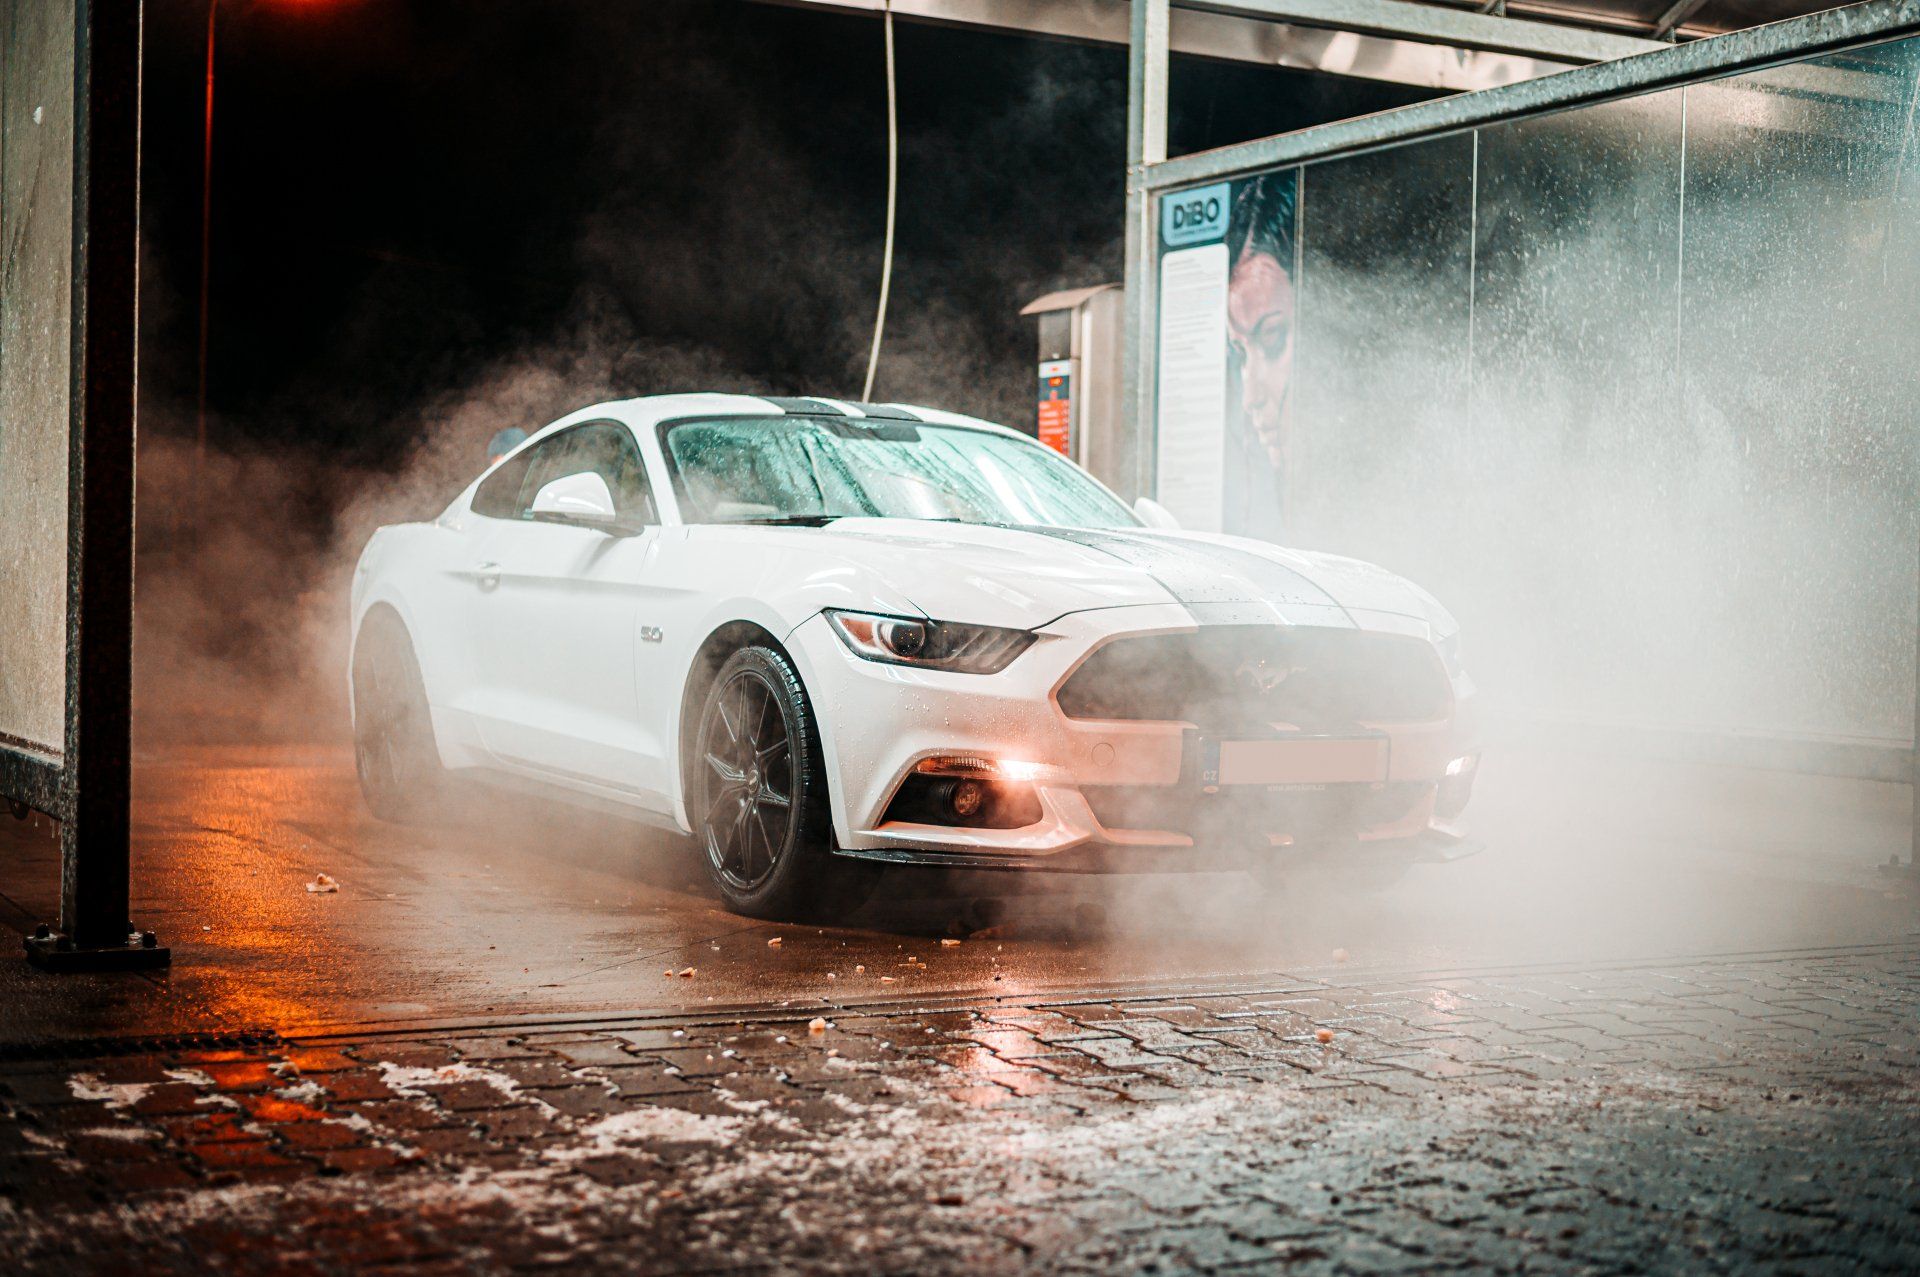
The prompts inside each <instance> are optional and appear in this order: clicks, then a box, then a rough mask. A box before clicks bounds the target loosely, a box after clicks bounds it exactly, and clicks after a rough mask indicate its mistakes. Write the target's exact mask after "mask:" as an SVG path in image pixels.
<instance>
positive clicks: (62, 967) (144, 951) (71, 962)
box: [24, 926, 173, 972]
mask: <svg viewBox="0 0 1920 1277" xmlns="http://www.w3.org/2000/svg"><path fill="white" fill-rule="evenodd" d="M24 943H25V945H26V950H27V961H28V962H29V963H31V964H32V965H34V966H36V967H39V968H40V969H41V970H42V971H53V972H68V971H152V970H156V969H158V968H161V967H165V966H168V965H170V964H171V963H172V962H173V951H172V950H171V949H169V948H167V947H166V946H165V945H163V944H161V943H160V942H159V940H158V939H157V938H156V937H155V936H154V934H153V932H151V931H130V932H128V933H127V938H126V941H125V942H124V943H122V944H114V945H98V946H82V945H77V944H75V943H74V942H73V939H72V937H70V936H64V935H61V934H60V933H59V932H57V931H55V930H53V929H52V928H51V927H47V926H41V927H39V928H38V929H37V930H35V932H34V934H32V935H30V936H28V937H27V938H26V940H25V942H24Z"/></svg>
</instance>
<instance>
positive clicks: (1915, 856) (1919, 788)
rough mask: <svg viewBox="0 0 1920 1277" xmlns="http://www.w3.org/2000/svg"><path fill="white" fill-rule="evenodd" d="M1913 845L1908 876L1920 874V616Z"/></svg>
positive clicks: (1919, 626)
mask: <svg viewBox="0 0 1920 1277" xmlns="http://www.w3.org/2000/svg"><path fill="white" fill-rule="evenodd" d="M1913 679H1914V682H1913V759H1912V763H1911V766H1912V769H1913V771H1912V782H1911V783H1912V787H1913V817H1912V824H1913V844H1912V846H1911V847H1910V848H1909V849H1908V851H1907V872H1908V874H1920V614H1917V615H1916V616H1915V617H1914V628H1913Z"/></svg>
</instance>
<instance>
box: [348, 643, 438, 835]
mask: <svg viewBox="0 0 1920 1277" xmlns="http://www.w3.org/2000/svg"><path fill="white" fill-rule="evenodd" d="M353 769H354V771H355V773H356V774H358V776H359V777H360V793H361V796H362V797H364V798H365V799H366V801H367V807H368V809H369V810H371V811H372V812H373V814H374V815H375V816H378V817H379V818H380V819H381V820H387V821H392V822H394V823H396V824H421V823H425V822H427V821H430V820H432V819H434V818H435V817H437V816H438V815H439V814H440V809H441V800H442V797H443V796H444V791H445V788H446V769H445V768H444V767H443V766H442V765H441V763H440V749H439V746H438V745H436V744H435V743H434V739H433V716H432V714H431V713H430V712H429V710H428V709H427V691H426V685H425V683H423V682H422V681H421V678H420V661H419V659H418V658H417V657H415V656H414V654H413V643H412V641H411V640H410V639H409V638H408V636H407V630H406V627H405V626H404V625H402V624H401V623H400V619H399V618H398V617H396V616H393V615H392V614H390V613H384V612H383V613H376V614H375V615H374V616H372V617H369V618H368V619H367V621H366V622H365V624H363V625H362V626H361V630H360V639H359V641H358V642H357V643H355V644H354V651H353Z"/></svg>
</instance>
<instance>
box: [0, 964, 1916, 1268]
mask: <svg viewBox="0 0 1920 1277" xmlns="http://www.w3.org/2000/svg"><path fill="white" fill-rule="evenodd" d="M1283 987H1284V988H1286V989H1288V990H1290V991H1289V992H1287V993H1284V994H1280V995H1273V994H1271V993H1266V992H1261V991H1260V990H1257V989H1250V991H1249V992H1247V993H1245V994H1235V993H1232V992H1230V991H1229V992H1218V991H1215V992H1213V993H1211V994H1210V995H1209V996H1207V997H1204V998H1192V997H1181V996H1179V995H1178V994H1177V993H1171V994H1170V993H1169V992H1161V993H1157V994H1156V993H1155V992H1153V991H1151V990H1146V991H1143V992H1142V993H1141V994H1140V995H1139V996H1137V997H1118V998H1115V999H1113V1000H1111V1001H1107V1002H1101V1003H1077V1002H1074V1001H1072V1000H1071V999H1061V1000H1055V1001H1048V1000H1046V999H1033V1000H1026V1001H1021V1000H1015V999H992V998H982V999H981V1000H980V1002H979V1004H978V1005H977V1006H970V1007H959V1008H955V1007H953V1006H951V1005H948V1006H946V1007H942V1008H941V1009H937V1010H924V1009H921V1008H917V1007H914V1006H912V1005H910V1004H899V1005H882V1004H875V1005H868V1006H863V1007H850V1008H836V1009H833V1011H832V1014H831V1016H830V1018H831V1020H832V1027H831V1028H829V1029H828V1030H827V1031H825V1032H822V1033H810V1032H809V1031H808V1028H807V1023H806V1019H805V1018H796V1017H795V1015H794V1013H793V1012H792V1011H790V1010H782V1009H778V1008H768V1009H767V1010H766V1011H764V1012H757V1013H756V1012H739V1013H737V1014H736V1016H735V1018H734V1019H731V1020H729V1021H728V1022H726V1023H724V1024H714V1023H711V1022H702V1021H700V1020H698V1019H697V1018H695V1019H690V1020H688V1021H687V1022H686V1023H684V1024H680V1025H673V1024H661V1023H659V1022H657V1021H654V1022H648V1023H646V1024H643V1025H633V1024H631V1023H630V1024H628V1025H625V1026H623V1025H621V1024H620V1023H619V1022H618V1020H617V1019H614V1020H610V1021H609V1022H608V1026H609V1027H607V1028H605V1029H604V1030H591V1031H583V1030H579V1029H569V1030H566V1031H564V1032H563V1031H555V1032H553V1033H551V1034H545V1035H543V1034H542V1033H541V1032H540V1031H539V1030H537V1029H522V1030H515V1031H512V1032H505V1031H491V1032H489V1031H483V1030H470V1031H462V1032H460V1033H456V1034H440V1035H437V1036H434V1035H426V1036H423V1037H421V1038H419V1039H416V1040H402V1039H398V1038H392V1037H389V1038H386V1039H383V1040H380V1041H377V1042H355V1041H351V1040H328V1041H311V1042H289V1043H286V1044H284V1045H283V1046H281V1047H279V1048H276V1049H274V1050H271V1051H268V1052H265V1053H264V1054H263V1053H241V1052H208V1053H203V1054H200V1055H196V1054H195V1053H194V1052H191V1051H184V1052H178V1051H176V1052H172V1053H161V1054H153V1055H147V1056H141V1055H134V1056H121V1057H115V1058H112V1059H105V1060H87V1059H69V1060H61V1061H51V1062H41V1063H35V1064H33V1065H32V1066H31V1067H17V1066H10V1067H9V1069H8V1070H7V1071H6V1072H5V1073H4V1074H0V1086H3V1087H4V1088H5V1090H4V1092H3V1093H0V1251H4V1253H7V1254H8V1255H9V1256H10V1257H11V1259H12V1265H13V1267H14V1268H15V1269H17V1270H19V1271H23V1272H49V1273H55V1272H57V1273H62V1274H65V1273H119V1272H124V1271H127V1270H128V1268H129V1267H130V1265H131V1263H132V1261H134V1260H135V1259H136V1257H137V1263H138V1266H139V1267H140V1268H142V1269H143V1270H147V1271H159V1272H172V1271H178V1272H193V1273H204V1272H208V1271H231V1272H247V1273H253V1272H316V1273H317V1272H340V1271H348V1270H362V1269H374V1270H379V1271H391V1272H406V1273H410V1274H424V1273H432V1272H436V1271H448V1272H462V1273H467V1272H476V1271H478V1272H510V1271H512V1272H518V1271H541V1270H546V1269H566V1270H568V1271H576V1272H578V1271H584V1272H598V1271H608V1272H615V1271H618V1272H629V1271H649V1272H688V1273H692V1272H709V1271H728V1272H757V1271H785V1272H795V1271H797V1272H848V1273H868V1272H876V1271H880V1272H915V1273H921V1272H927V1273H940V1272H969V1273H971V1272H978V1271H993V1272H1002V1271H1034V1272H1066V1273H1108V1272H1113V1271H1117V1270H1127V1271H1150V1270H1151V1271H1163V1272H1183V1271H1216V1270H1247V1271H1268V1270H1273V1269H1277V1268H1287V1269H1298V1270H1300V1271H1304V1272H1312V1273H1321V1272H1325V1273H1333V1272H1380V1273H1385V1272H1427V1271H1433V1270H1436V1269H1442V1268H1462V1267H1467V1268H1496V1269H1506V1270H1512V1269H1528V1270H1533V1271H1581V1272H1589V1271H1594V1272H1612V1271H1620V1272H1629V1271H1662V1270H1665V1271H1675V1270H1686V1271H1722V1272H1745V1271H1752V1270H1756V1269H1765V1270H1777V1271H1795V1272H1797V1271H1810V1272H1812V1271H1846V1272H1887V1273H1906V1272H1912V1271H1916V1270H1920V1207H1916V1202H1920V1186H1916V1184H1915V1182H1914V1181H1915V1176H1916V1174H1920V1121H1916V1119H1920V1077H1917V1076H1916V1072H1915V1064H1916V1059H1917V1058H1920V1057H1916V1055H1915V1052H1916V1051H1920V946H1897V945H1896V946H1885V947H1881V948H1876V949H1861V950H1850V951H1844V952H1837V953H1830V954H1821V953H1812V954H1809V953H1795V954H1790V955H1782V956H1780V957H1778V958H1773V959H1767V958H1747V959H1742V960H1739V961H1720V962H1700V963H1694V964H1687V965H1674V966H1665V967H1647V968H1644V969H1630V970H1608V971H1604V972H1589V973H1582V972H1565V971H1534V972H1528V971H1524V970H1523V971H1515V972H1509V973H1506V974H1503V975H1500V976H1456V977H1449V978H1435V979H1433V980H1412V981H1408V980H1399V981H1396V982H1392V983H1387V982H1382V983H1380V984H1378V985H1374V986H1369V985H1368V984H1366V983H1365V982H1362V981H1354V980H1349V981H1343V982H1342V983H1341V984H1340V985H1338V986H1335V985H1320V986H1309V984H1308V983H1307V982H1303V981H1281V980H1279V979H1278V978H1275V979H1271V980H1268V981H1267V982H1266V983H1265V988H1266V989H1267V990H1271V989H1274V988H1283ZM1102 996H1103V997H1106V996H1108V995H1107V994H1104V993H1103V995H1102ZM1323 1033H1325V1034H1329V1035H1330V1037H1328V1038H1327V1040H1322V1035H1323ZM709 1056H711V1057H712V1058H711V1059H709V1058H708V1057H709Z"/></svg>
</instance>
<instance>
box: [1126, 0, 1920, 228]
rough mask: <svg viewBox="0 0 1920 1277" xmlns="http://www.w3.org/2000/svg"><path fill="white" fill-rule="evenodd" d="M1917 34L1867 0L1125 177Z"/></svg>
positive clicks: (1394, 142) (1373, 140) (1906, 17)
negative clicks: (1866, 1) (1866, 0)
mask: <svg viewBox="0 0 1920 1277" xmlns="http://www.w3.org/2000/svg"><path fill="white" fill-rule="evenodd" d="M1914 34H1920V0H1868V3H1865V4H1857V5H1851V6H1849V7H1847V8H1844V9H1829V10H1827V11H1826V12H1824V13H1815V14H1810V15H1808V16H1807V17H1804V18H1790V19H1788V20H1786V21H1784V22H1775V23H1771V24H1769V25H1767V26H1764V27H1752V28H1750V29H1748V30H1745V31H1735V32H1732V33H1731V34H1728V35H1723V36H1715V37H1714V38H1713V39H1710V40H1698V41H1694V42H1693V43H1690V44H1679V45H1661V46H1659V47H1658V48H1657V49H1655V51H1653V52H1651V53H1644V54H1641V55H1639V56H1637V57H1632V58H1622V59H1620V60H1618V61H1613V62H1601V63H1596V64H1594V65H1591V66H1583V67H1575V68H1574V69H1572V70H1570V71H1564V72H1562V73H1561V74H1559V75H1553V76H1546V77H1543V78H1541V79H1538V80H1529V81H1526V82H1525V83H1521V84H1509V85H1506V86H1504V87H1502V88H1497V89H1489V90H1487V91H1486V92H1484V93H1468V94H1460V95H1457V96H1454V97H1446V98H1437V99H1435V100H1433V101H1430V102H1417V103H1415V104H1414V105H1412V106H1404V107H1401V108H1399V109H1398V110H1393V111H1382V112H1380V113H1379V114H1377V115H1368V116H1362V117H1360V118H1358V119H1354V120H1342V121H1340V122H1338V123H1335V124H1324V125H1321V126H1319V127H1317V128H1311V129H1302V130H1300V131H1299V132H1297V133H1282V134H1280V135H1278V136H1276V137H1268V138H1260V139H1258V140H1256V141H1252V142H1243V143H1241V144H1239V145H1237V146H1226V147H1221V148H1219V149H1218V150H1213V151H1201V152H1198V153H1196V154H1193V155H1182V156H1178V157H1176V158H1174V159H1171V160H1168V161H1166V162H1165V163H1163V164H1156V165H1152V166H1150V167H1149V168H1148V169H1147V171H1146V172H1145V173H1144V174H1141V175H1138V176H1133V175H1129V182H1130V184H1138V185H1139V186H1140V187H1141V189H1142V190H1144V191H1146V192H1149V193H1157V192H1160V191H1164V190H1168V189H1171V188H1174V187H1180V186H1190V185H1193V184H1194V183H1197V182H1205V181H1211V180H1214V179H1216V178H1221V177H1227V176H1231V175H1233V174H1237V173H1246V172H1253V171H1256V170H1260V169H1268V168H1278V167H1283V166H1285V165H1288V164H1300V163H1311V162H1316V161H1319V160H1325V159H1332V158H1335V157H1338V156H1343V155H1356V154H1359V153H1361V152H1363V151H1373V150H1378V149H1380V148H1382V147H1387V146H1398V145H1401V144H1403V143H1407V142H1415V141H1420V140H1423V139H1426V138H1433V137H1441V136H1444V135H1446V134H1449V133H1458V132H1462V131H1464V130H1467V129H1471V128H1476V127H1478V126H1480V125H1483V124H1493V123H1498V122H1503V121H1508V120H1515V119H1522V118H1525V117H1527V116H1532V115H1543V114H1546V113H1548V112H1551V111H1560V110H1565V109H1567V108H1569V107H1575V106H1586V105H1589V104H1591V103H1595V102H1609V101H1615V100H1618V99H1621V98H1629V97H1637V96H1639V95H1641V94H1644V93H1651V92H1654V91H1656V90H1659V89H1668V88H1674V87H1676V86H1678V85H1682V84H1690V83H1694V82H1697V81H1701V80H1708V79H1713V78H1716V77H1721V76H1727V75H1734V74H1737V73H1739V72H1743V71H1753V70H1758V69H1760V68H1762V67H1769V66H1778V65H1780V64H1783V63H1789V62H1799V61H1802V60H1804V59H1806V58H1811V57H1817V56H1819V55H1821V54H1823V53H1834V52H1838V51H1840V50H1843V49H1847V48H1853V47H1856V46H1859V45H1864V44H1870V43H1875V42H1878V41H1881V40H1891V39H1898V38H1900V37H1902V36H1908V35H1914Z"/></svg>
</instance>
